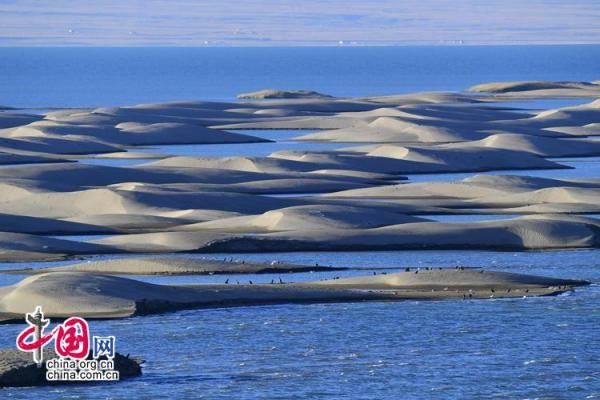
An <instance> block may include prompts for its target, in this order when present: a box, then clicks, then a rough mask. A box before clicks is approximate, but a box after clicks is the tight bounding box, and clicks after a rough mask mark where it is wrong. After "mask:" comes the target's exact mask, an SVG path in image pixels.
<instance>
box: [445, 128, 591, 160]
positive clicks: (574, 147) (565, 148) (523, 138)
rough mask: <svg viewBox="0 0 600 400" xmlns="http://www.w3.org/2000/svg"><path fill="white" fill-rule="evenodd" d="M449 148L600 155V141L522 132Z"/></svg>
mask: <svg viewBox="0 0 600 400" xmlns="http://www.w3.org/2000/svg"><path fill="white" fill-rule="evenodd" d="M447 147H448V148H453V147H456V148H465V147H475V148H479V147H492V148H495V149H506V150H518V151H526V152H529V153H533V154H537V155H539V156H542V157H591V156H597V155H600V142H597V141H592V140H585V139H578V140H568V139H558V138H550V137H537V136H531V135H520V134H497V135H491V136H488V137H487V138H485V139H482V140H479V141H473V142H464V143H456V144H452V145H447Z"/></svg>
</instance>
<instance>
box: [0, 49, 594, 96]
mask: <svg viewBox="0 0 600 400" xmlns="http://www.w3.org/2000/svg"><path fill="white" fill-rule="evenodd" d="M598 60H600V46H597V45H593V46H487V47H485V46H483V47H479V46H473V47H471V46H469V47H461V46H455V47H454V46H453V47H431V46H425V47H422V46H414V47H377V48H368V47H366V48H0V104H2V105H11V106H17V107H35V106H37V107H67V106H72V107H81V106H98V105H121V104H131V103H140V102H160V101H171V100H175V99H213V100H231V99H233V98H234V97H235V96H236V95H237V94H239V93H241V92H247V91H253V90H258V89H264V88H273V87H274V88H289V89H312V90H318V91H322V92H325V93H329V94H332V95H337V96H365V95H383V94H394V93H402V92H414V91H443V90H463V89H465V88H467V87H469V86H471V85H475V84H478V83H482V82H489V81H502V80H528V79H534V80H588V81H589V80H596V79H600V73H599V72H598V71H599V66H600V65H599V61H598Z"/></svg>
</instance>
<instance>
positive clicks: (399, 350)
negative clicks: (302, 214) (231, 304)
mask: <svg viewBox="0 0 600 400" xmlns="http://www.w3.org/2000/svg"><path fill="white" fill-rule="evenodd" d="M599 256H600V251H598V250H575V251H557V252H525V253H522V252H521V253H513V252H481V251H474V252H465V251H423V252H363V253H333V252H326V253H312V254H309V253H280V254H269V255H267V254H238V255H235V256H234V258H239V259H251V260H257V261H270V260H274V259H277V260H282V261H288V262H295V263H319V264H320V265H329V264H333V265H336V266H355V267H363V268H365V269H366V270H349V271H340V272H327V273H313V274H310V273H303V274H286V275H283V279H284V281H286V282H287V281H299V280H313V279H324V278H331V277H333V276H346V275H357V274H365V273H369V274H370V273H371V272H372V271H376V272H382V270H381V268H385V269H386V270H388V271H393V270H397V269H403V268H405V267H406V266H410V267H426V266H432V267H434V266H435V267H437V266H449V267H451V266H454V265H458V264H460V265H464V266H469V267H481V266H483V267H487V268H492V267H493V269H495V270H504V271H511V272H522V273H530V274H544V275H548V276H556V277H566V278H579V279H588V280H591V281H592V282H595V284H593V285H592V286H588V287H584V288H579V289H577V290H576V291H575V292H573V293H571V294H568V295H561V296H557V297H546V298H527V299H512V300H490V301H433V302H428V301H423V302H415V301H404V302H398V303H392V302H372V303H353V304H326V305H279V306H268V307H267V306H265V307H240V308H232V309H218V310H193V311H181V312H176V313H168V314H164V315H157V316H147V317H135V318H130V319H125V320H115V321H93V322H92V330H93V333H94V334H114V335H116V336H117V338H118V349H119V350H120V351H122V352H125V353H131V354H134V355H140V356H142V357H144V359H145V360H146V364H145V367H144V376H143V377H142V378H139V379H134V380H130V381H126V382H122V383H120V384H118V385H95V386H85V387H83V386H79V387H70V388H68V389H67V388H55V389H11V390H4V391H3V392H2V394H3V395H4V396H6V398H31V396H34V395H35V397H36V398H43V399H52V398H57V397H62V396H65V398H67V396H68V398H82V399H83V398H95V397H100V398H104V397H108V391H109V390H110V396H111V397H112V398H126V397H128V396H132V395H133V394H135V396H136V397H138V398H155V397H157V396H161V395H162V396H164V395H165V393H169V394H170V395H171V396H175V397H177V398H189V399H194V398H222V399H228V398H263V399H273V398H290V394H291V397H292V398H294V397H297V398H348V399H353V398H359V399H370V398H373V393H377V397H378V398H392V397H398V396H400V397H401V398H406V399H422V398H435V399H447V398H498V399H505V398H523V399H524V398H552V399H554V398H557V399H562V398H594V397H593V396H598V395H600V384H599V383H600V370H599V367H598V366H599V365H600V364H599V363H600V340H599V337H598V334H597V333H598V326H600V306H599V304H600V286H598V283H600V257H599ZM195 257H211V258H225V257H226V258H230V257H231V255H221V254H215V255H210V256H200V255H195ZM4 267H15V265H5V266H4ZM6 278H9V280H10V281H12V282H16V281H18V280H19V279H21V277H20V276H12V275H4V278H3V282H2V284H8V283H12V282H10V281H7V279H6ZM138 279H142V280H146V281H150V282H154V283H172V284H181V283H202V282H222V281H223V280H224V279H225V278H224V277H223V276H204V277H140V278H138ZM248 279H252V280H254V282H269V280H270V279H271V276H270V275H238V276H235V275H234V276H231V280H232V282H235V280H240V281H241V282H245V281H247V280H248ZM21 328H22V326H20V325H8V326H2V327H1V329H0V347H10V346H13V344H14V338H15V335H16V333H17V331H18V330H19V329H21ZM104 391H106V392H104Z"/></svg>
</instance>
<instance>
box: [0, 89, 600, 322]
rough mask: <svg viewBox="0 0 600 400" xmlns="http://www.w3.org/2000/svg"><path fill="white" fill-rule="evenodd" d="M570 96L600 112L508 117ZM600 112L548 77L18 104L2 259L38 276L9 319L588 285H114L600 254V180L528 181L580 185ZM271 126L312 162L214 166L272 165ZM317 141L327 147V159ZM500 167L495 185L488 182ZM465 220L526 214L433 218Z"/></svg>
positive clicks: (496, 280) (392, 280) (413, 281)
mask: <svg viewBox="0 0 600 400" xmlns="http://www.w3.org/2000/svg"><path fill="white" fill-rule="evenodd" d="M567 97H568V98H579V99H581V100H582V102H583V104H579V105H576V106H569V107H562V108H557V109H549V110H542V111H539V110H525V109H517V108H514V107H505V106H504V102H506V101H526V100H530V99H553V98H567ZM598 97H600V85H599V84H598V82H537V81H534V82H499V83H488V84H482V85H478V86H475V87H472V88H470V89H469V90H468V91H465V92H462V93H412V94H402V95H391V96H370V97H356V98H337V97H333V96H329V95H327V94H322V93H318V92H314V91H310V90H278V89H269V90H264V91H259V92H254V93H246V94H243V95H240V99H239V100H238V101H236V102H209V101H176V102H170V103H161V104H138V105H130V106H110V107H100V108H94V109H86V108H81V109H65V110H54V111H51V112H47V113H46V114H44V115H32V114H27V113H23V112H21V111H17V110H13V109H10V108H6V109H5V110H3V111H2V112H1V113H0V164H1V165H2V166H1V168H0V191H1V193H2V199H0V261H2V262H4V261H12V262H22V263H23V266H22V268H19V267H17V268H14V267H11V268H10V269H12V270H13V272H15V273H22V274H29V273H34V272H35V273H37V274H36V275H34V276H30V277H28V278H26V279H24V280H23V281H22V282H20V283H18V284H17V285H14V286H11V287H3V288H0V294H1V296H0V297H1V300H0V311H1V312H2V315H4V317H3V318H4V319H11V318H13V317H14V318H17V316H18V317H19V318H21V317H22V315H21V314H22V313H24V312H26V311H30V310H31V309H32V307H33V305H37V304H43V305H44V308H45V310H47V312H48V313H49V314H50V315H54V316H67V315H69V314H72V313H75V314H79V315H84V316H89V317H98V318H108V317H119V316H129V315H133V314H136V313H146V312H154V311H160V310H166V309H177V308H187V307H208V306H222V305H250V304H271V303H282V302H315V301H355V300H397V299H411V298H414V299H431V298H458V299H462V298H467V297H468V298H490V297H515V296H517V297H521V296H528V295H548V294H556V293H561V292H563V291H565V290H571V288H572V286H574V285H577V284H579V283H580V282H578V281H565V280H552V279H549V278H540V277H535V278H531V277H525V276H521V275H510V274H503V273H494V272H490V271H485V272H480V271H462V270H460V271H420V272H418V273H417V274H415V273H414V272H406V273H399V274H389V275H385V276H372V277H371V276H369V277H362V278H350V279H339V280H333V281H324V282H312V283H305V284H285V285H283V284H282V285H276V284H275V285H201V286H197V287H190V286H185V287H184V286H177V287H174V286H163V285H151V284H147V283H142V282H139V281H135V280H130V279H125V278H119V277H115V276H105V275H99V274H123V275H124V274H231V273H277V274H279V273H283V272H299V271H309V270H315V269H316V268H319V269H320V268H326V267H324V266H320V267H316V266H315V267H312V266H299V265H288V264H275V265H270V264H260V263H252V262H238V263H231V262H222V263H221V262H213V261H207V260H199V259H191V258H185V257H181V258H175V257H171V256H169V257H164V258H156V259H154V258H152V257H151V256H148V255H147V254H148V253H151V254H159V253H161V254H167V255H168V254H172V253H186V252H205V253H211V252H213V253H214V252H225V253H236V252H281V251H324V250H329V251H349V250H351V251H357V250H404V249H413V250H420V249H486V250H489V249H494V250H508V249H510V250H548V249H565V248H598V247H600V220H599V219H598V218H593V216H589V215H586V214H595V213H600V206H599V204H600V202H599V201H598V199H599V198H600V196H599V195H600V179H598V178H593V179H592V178H588V179H579V180H573V179H549V178H538V177H531V176H526V172H525V173H524V174H519V175H516V173H515V172H514V171H515V170H522V171H528V170H529V171H531V170H559V169H560V170H567V169H569V168H571V167H569V166H567V165H564V164H563V163H562V162H561V161H557V160H556V158H557V157H597V156H600V141H599V140H598V137H599V136H600V123H599V122H598V121H600V100H596V98H598ZM265 129H287V130H290V129H297V130H298V134H297V135H295V136H296V137H294V138H293V143H296V144H302V145H304V144H307V145H308V147H303V149H302V150H298V147H296V148H292V147H293V146H290V148H285V147H284V148H283V149H282V147H281V146H279V145H280V144H281V145H282V146H284V145H285V143H286V142H285V141H282V142H279V143H277V145H278V146H279V147H273V149H274V150H273V151H272V152H271V153H270V154H266V155H262V156H256V155H242V154H237V155H236V154H234V155H228V156H223V157H219V156H213V157H209V156H206V154H204V153H203V150H201V149H203V147H201V146H203V145H207V146H208V145H214V144H222V145H232V146H233V145H234V144H247V145H250V144H252V143H254V145H253V146H264V148H265V149H267V148H268V146H273V144H274V143H273V139H272V137H274V136H270V138H269V139H265V138H262V137H260V133H259V132H258V131H252V130H265ZM307 131H308V132H307ZM253 133H256V135H254V134H253ZM275 133H276V132H275ZM312 143H315V144H319V146H325V147H313V149H311V147H310V145H311V144H312ZM174 144H179V145H194V146H199V147H198V148H197V149H198V150H197V154H194V153H193V152H188V153H185V154H179V153H177V152H176V151H175V150H173V149H174V147H170V146H169V145H174ZM148 146H159V147H156V148H154V147H148ZM261 149H262V148H261ZM307 149H308V150H307ZM265 153H266V152H265ZM124 161H126V162H127V164H126V165H124V164H122V162H124ZM487 171H495V175H485V174H480V173H483V172H487ZM502 171H504V173H502ZM459 172H460V173H468V174H471V176H468V177H466V178H457V179H449V180H445V181H441V180H440V181H426V182H420V183H419V182H414V177H415V176H418V175H420V174H445V173H459ZM478 173H479V174H478ZM407 175H408V177H409V178H410V179H407ZM438 176H439V177H440V178H442V177H443V175H438ZM456 214H461V215H479V214H506V215H510V218H505V219H490V220H485V219H484V220H472V221H468V220H465V221H462V222H440V221H436V220H434V219H432V218H430V216H433V215H456ZM72 235H107V236H108V237H98V238H87V239H82V238H77V237H73V236H72ZM138 253H140V254H141V253H144V254H145V255H144V256H143V257H141V258H140V257H138V258H131V259H129V261H127V260H121V259H110V258H109V259H108V260H106V261H100V262H92V263H81V264H78V265H64V266H59V267H53V268H47V269H40V270H35V271H34V270H31V269H29V268H28V267H27V265H26V262H27V261H48V260H57V259H64V258H71V257H80V256H87V255H106V256H107V257H110V255H114V254H128V255H131V254H138ZM5 270H8V268H5ZM17 270H18V271H17ZM67 299H68V301H67Z"/></svg>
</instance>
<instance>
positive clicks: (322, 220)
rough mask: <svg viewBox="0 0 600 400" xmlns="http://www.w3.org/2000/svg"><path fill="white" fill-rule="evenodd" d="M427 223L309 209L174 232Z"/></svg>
mask: <svg viewBox="0 0 600 400" xmlns="http://www.w3.org/2000/svg"><path fill="white" fill-rule="evenodd" d="M418 221H425V220H424V219H420V218H416V217H410V216H407V215H402V214H396V213H392V212H386V211H382V210H377V209H369V208H361V207H349V206H337V205H307V206H296V207H288V208H282V209H278V210H271V211H267V212H266V213H264V214H261V215H251V216H243V217H233V218H227V219H220V220H216V221H210V222H202V223H198V224H192V225H186V226H181V227H177V228H174V229H176V230H178V231H202V230H220V231H226V232H269V231H309V230H316V231H319V230H323V229H331V228H333V229H364V228H375V227H379V226H384V225H395V224H402V223H408V222H418Z"/></svg>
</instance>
